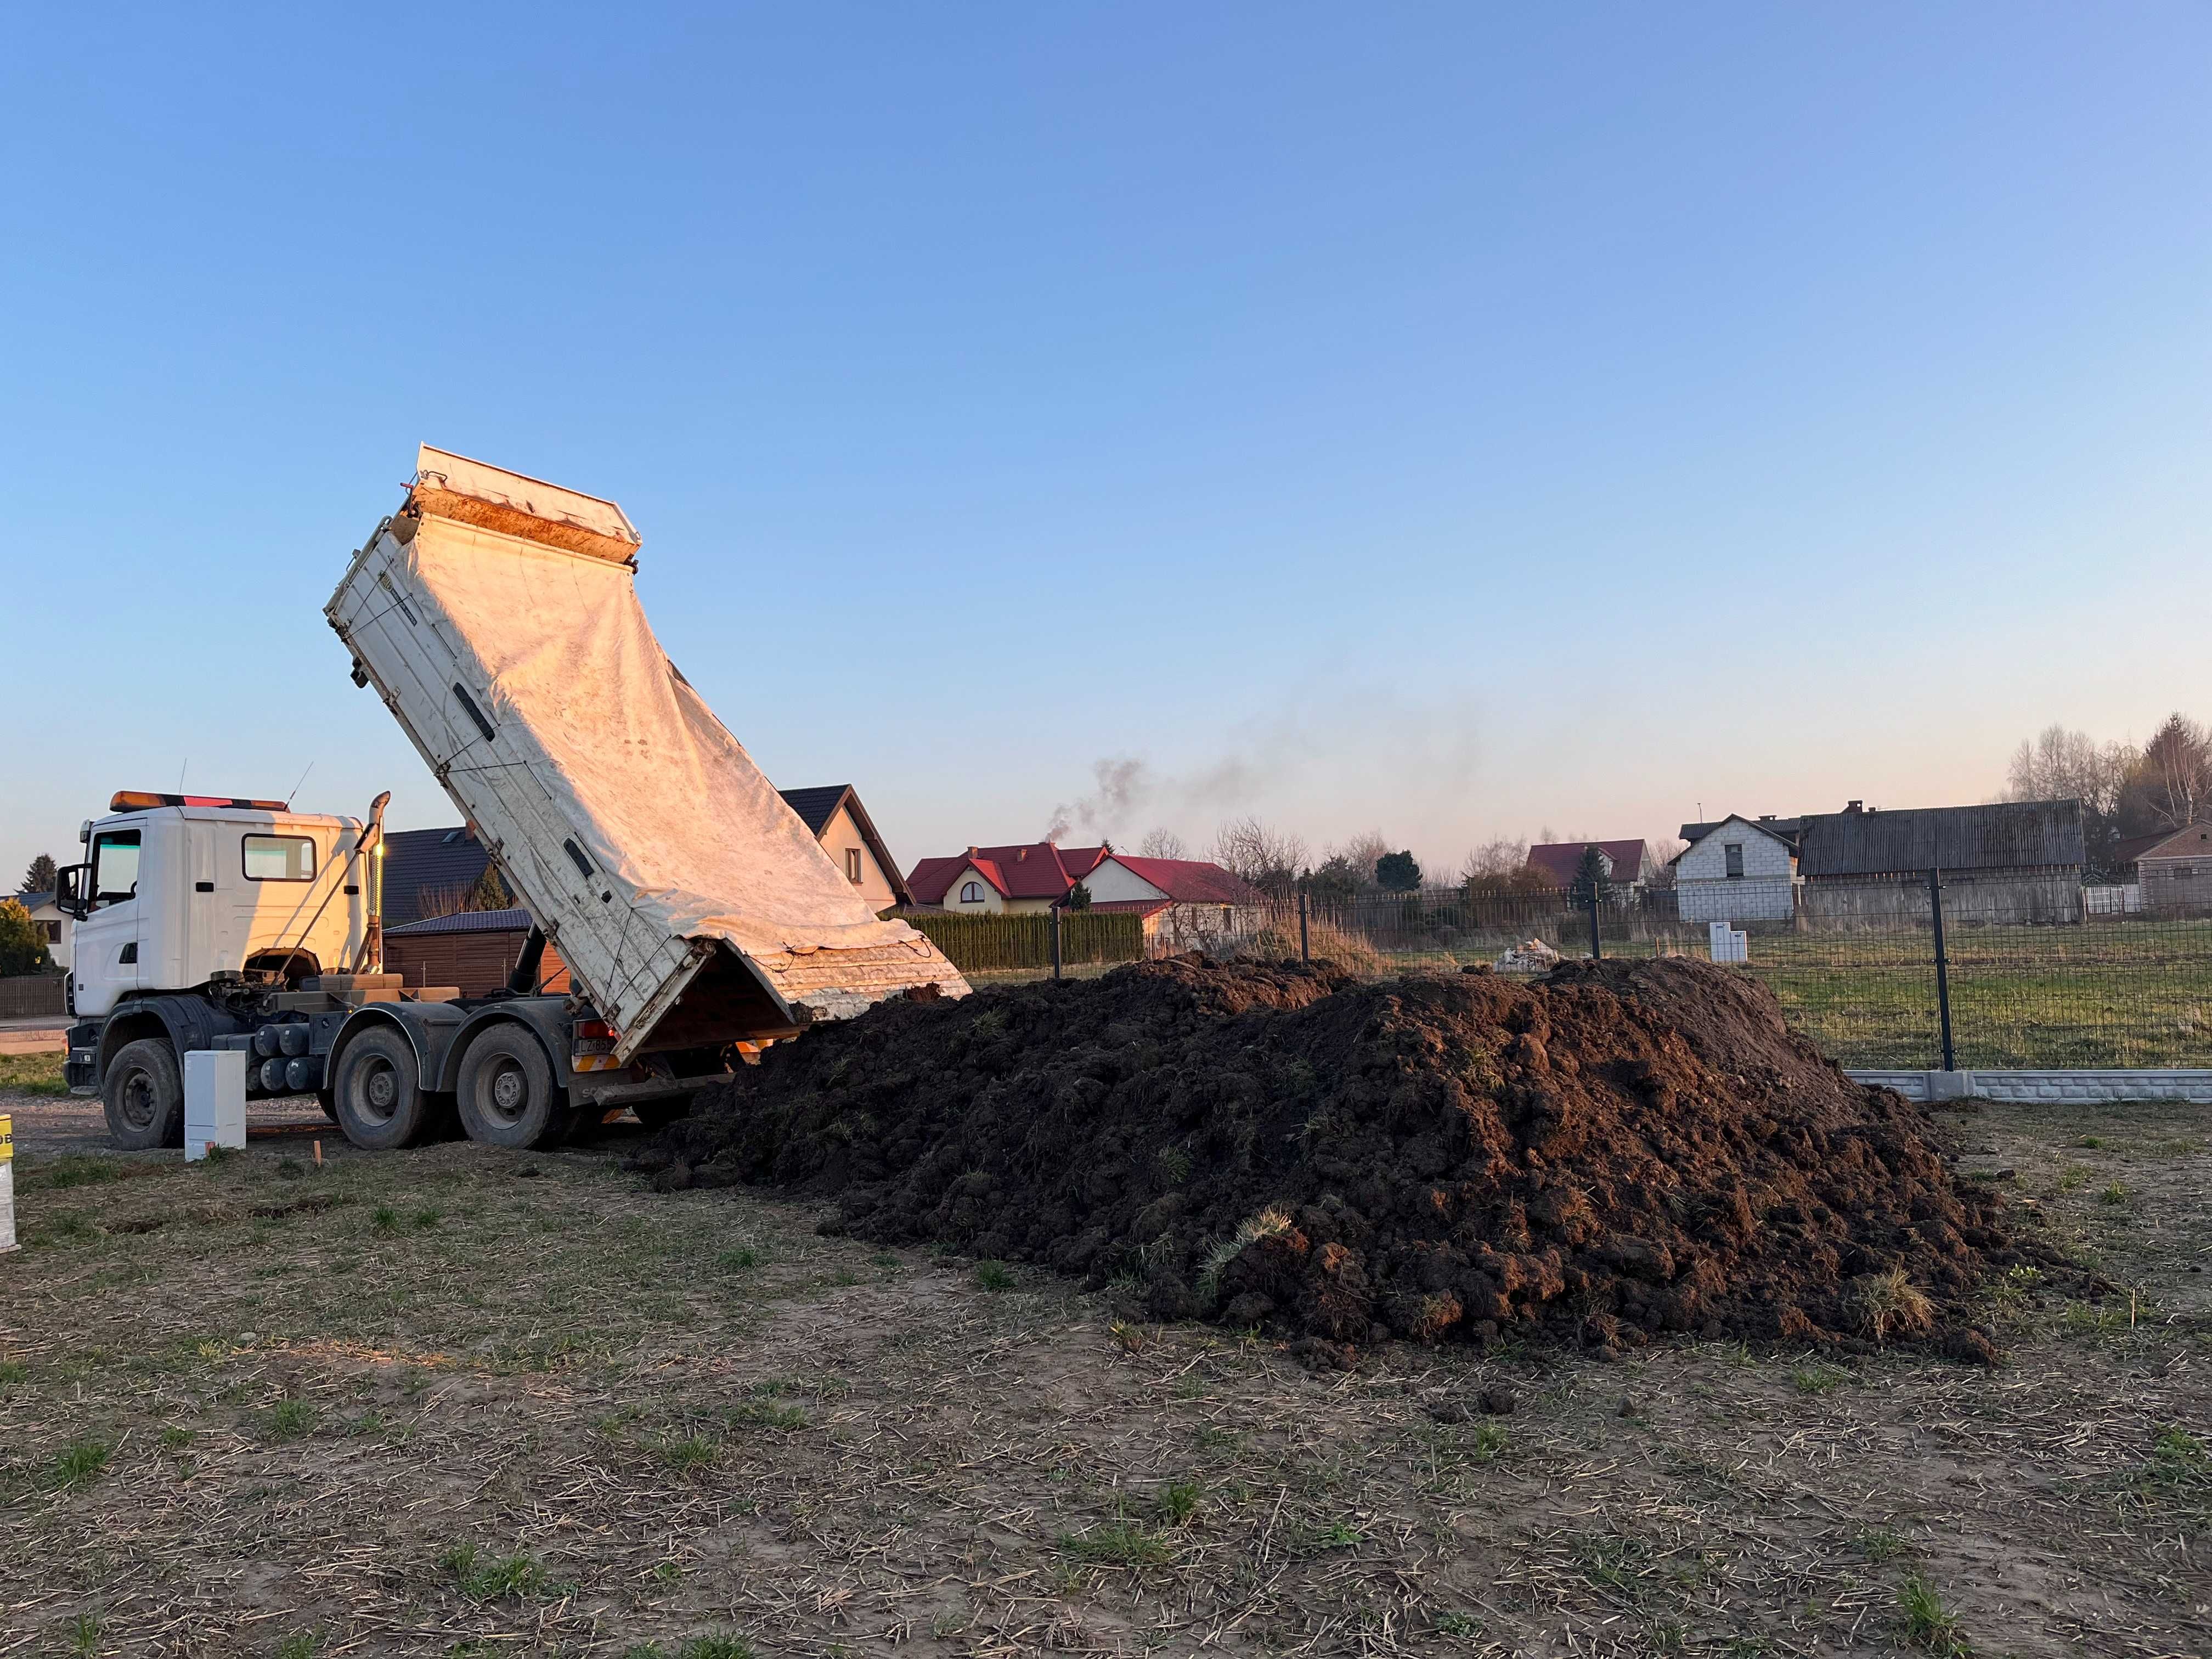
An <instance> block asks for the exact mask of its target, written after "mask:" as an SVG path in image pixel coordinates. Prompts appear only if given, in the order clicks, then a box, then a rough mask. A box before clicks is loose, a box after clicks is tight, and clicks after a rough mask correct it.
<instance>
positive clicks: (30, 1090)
mask: <svg viewBox="0 0 2212 1659" xmlns="http://www.w3.org/2000/svg"><path fill="white" fill-rule="evenodd" d="M68 1060H69V1056H68V1055H67V1054H64V1053H62V1052H61V1051H60V1050H59V1049H56V1050H55V1051H54V1052H53V1053H52V1054H0V1089H4V1090H6V1091H8V1092H9V1094H16V1095H45V1096H47V1097H53V1096H56V1095H65V1094H67V1093H68V1092H69V1085H68V1084H67V1083H66V1082H65V1081H64V1080H63V1077H62V1067H63V1066H64V1064H65V1063H67V1061H68Z"/></svg>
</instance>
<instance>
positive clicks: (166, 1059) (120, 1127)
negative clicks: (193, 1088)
mask: <svg viewBox="0 0 2212 1659" xmlns="http://www.w3.org/2000/svg"><path fill="white" fill-rule="evenodd" d="M100 1103H101V1104H102V1105H103V1106H105V1107H106V1109H107V1138H108V1139H110V1140H112V1141H113V1142H114V1143H115V1144H116V1146H118V1147H120V1148H121V1149H122V1150H123V1151H125V1152H150V1151H152V1150H154V1149H155V1148H156V1147H160V1146H183V1145H184V1144H185V1083H184V1079H183V1077H182V1076H181V1075H179V1073H178V1070H177V1053H176V1050H175V1049H173V1048H170V1047H169V1043H168V1039H167V1038H166V1037H140V1038H139V1039H138V1041H137V1042H126V1043H125V1044H124V1045H123V1047H122V1048H121V1049H120V1050H119V1051H118V1053H117V1054H116V1056H115V1058H114V1059H113V1060H109V1061H108V1062H107V1075H106V1077H104V1078H102V1079H100Z"/></svg>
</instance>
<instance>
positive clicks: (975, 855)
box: [968, 847, 982, 859]
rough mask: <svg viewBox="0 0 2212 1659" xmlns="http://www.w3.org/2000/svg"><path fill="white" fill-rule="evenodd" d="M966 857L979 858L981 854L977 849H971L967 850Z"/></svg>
mask: <svg viewBox="0 0 2212 1659" xmlns="http://www.w3.org/2000/svg"><path fill="white" fill-rule="evenodd" d="M968 856H969V858H971V859H973V858H981V856H982V854H981V851H980V850H979V849H978V848H973V847H971V848H969V849H968Z"/></svg>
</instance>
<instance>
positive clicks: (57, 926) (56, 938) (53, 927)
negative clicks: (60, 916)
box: [46, 921, 62, 945]
mask: <svg viewBox="0 0 2212 1659" xmlns="http://www.w3.org/2000/svg"><path fill="white" fill-rule="evenodd" d="M61 942H62V925H61V923H59V922H58V921H50V922H47V923H46V943H47V944H49V945H59V944H60V943H61Z"/></svg>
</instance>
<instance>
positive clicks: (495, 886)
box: [461, 864, 514, 910]
mask: <svg viewBox="0 0 2212 1659" xmlns="http://www.w3.org/2000/svg"><path fill="white" fill-rule="evenodd" d="M461 908H462V909H464V910H512V909H513V908H514V897H513V895H512V894H510V893H509V892H508V891H507V884H506V883H505V882H503V881H501V879H500V878H499V866H497V865H495V864H487V865H486V866H484V872H483V874H482V875H480V876H478V877H477V884H476V885H475V886H473V887H471V888H470V889H469V891H468V896H467V897H465V898H464V899H463V900H462V901H461Z"/></svg>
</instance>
